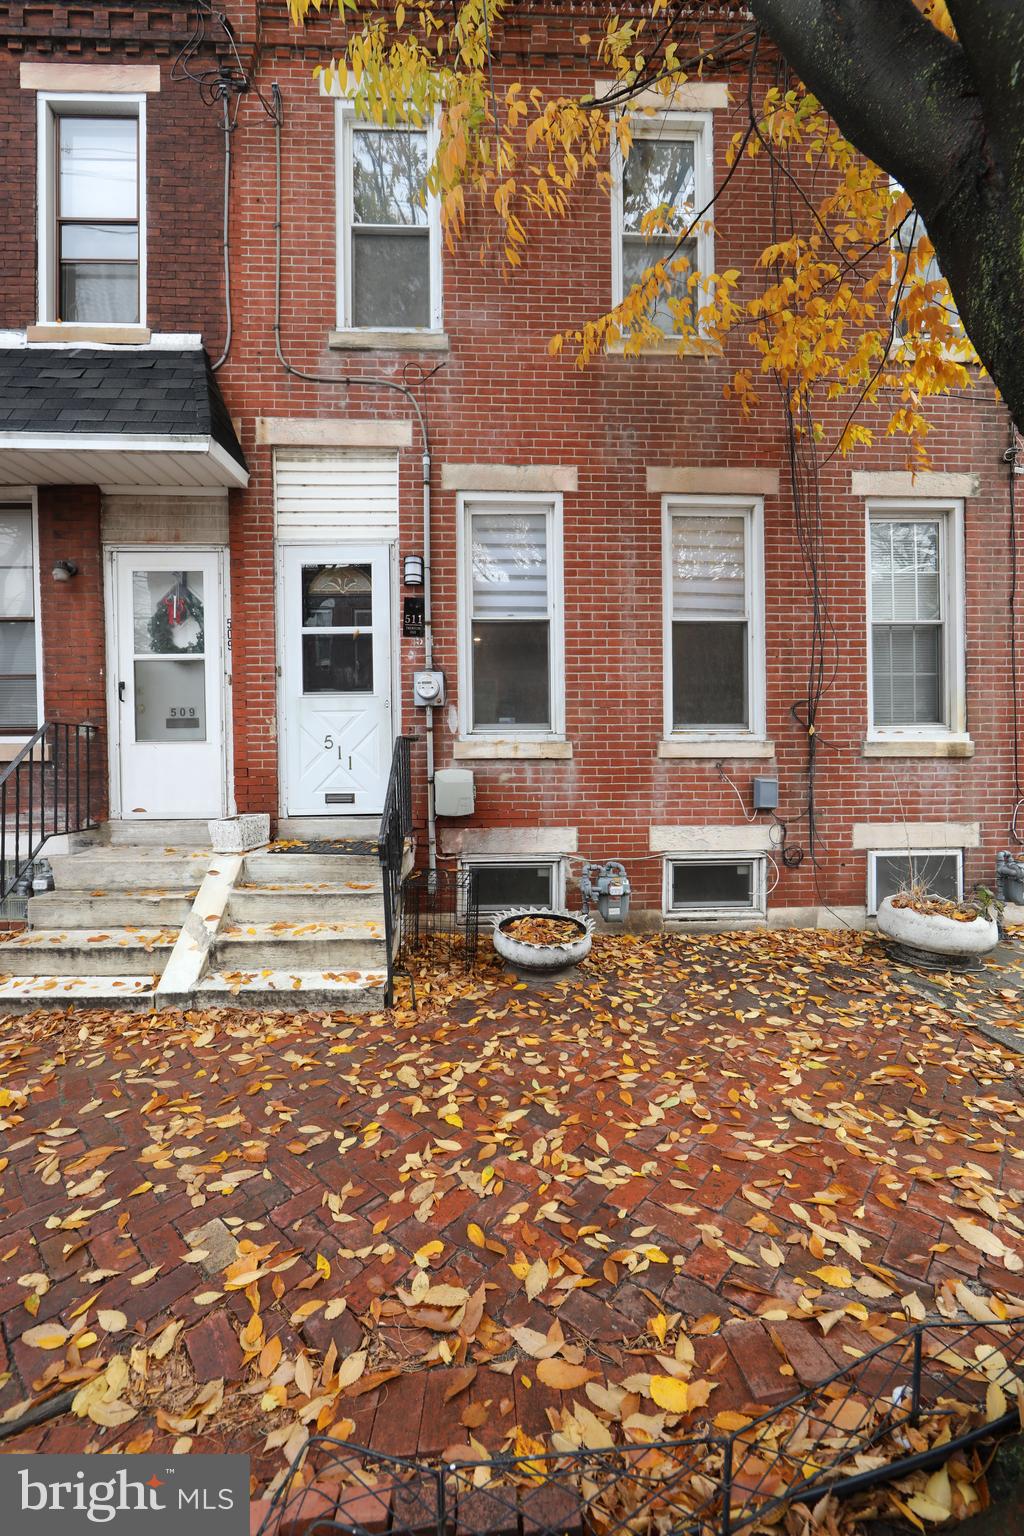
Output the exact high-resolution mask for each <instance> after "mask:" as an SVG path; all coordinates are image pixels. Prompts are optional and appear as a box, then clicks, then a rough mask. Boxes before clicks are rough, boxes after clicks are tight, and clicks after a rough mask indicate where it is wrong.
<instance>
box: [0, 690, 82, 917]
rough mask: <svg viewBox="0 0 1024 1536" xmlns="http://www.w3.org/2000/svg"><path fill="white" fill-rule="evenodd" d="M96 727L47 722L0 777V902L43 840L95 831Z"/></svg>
mask: <svg viewBox="0 0 1024 1536" xmlns="http://www.w3.org/2000/svg"><path fill="white" fill-rule="evenodd" d="M98 735H99V727H98V726H95V725H72V724H69V723H68V722H66V721H63V720H48V721H47V722H46V724H45V725H41V726H40V727H39V729H38V731H36V733H35V735H34V736H33V737H32V738H31V740H29V741H26V743H25V745H24V746H23V747H22V749H21V751H20V752H19V753H18V755H17V757H15V758H12V760H11V761H10V762H9V763H7V764H6V765H5V766H4V768H3V770H2V772H0V901H3V900H5V899H6V898H7V897H8V896H9V895H10V894H11V892H12V891H13V889H14V887H15V886H16V885H17V884H18V883H19V881H21V880H23V879H24V877H25V876H26V875H27V874H28V872H29V870H30V869H31V867H32V863H33V861H34V860H35V859H36V857H37V856H38V854H39V852H40V850H41V848H42V847H43V844H44V843H45V842H46V840H47V838H50V837H56V836H58V835H59V834H62V833H63V834H67V833H70V832H84V831H86V830H87V829H88V828H90V827H95V826H98V825H99V823H98V821H97V819H96V814H97V812H98V810H99V804H100V794H99V786H98V784H97V783H94V775H97V774H98V773H99V772H100V771H101V769H102V765H101V763H100V755H99V752H98V751H97V743H96V738H97V736H98Z"/></svg>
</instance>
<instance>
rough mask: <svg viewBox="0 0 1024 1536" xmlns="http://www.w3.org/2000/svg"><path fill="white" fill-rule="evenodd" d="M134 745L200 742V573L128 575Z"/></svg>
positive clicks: (202, 639)
mask: <svg viewBox="0 0 1024 1536" xmlns="http://www.w3.org/2000/svg"><path fill="white" fill-rule="evenodd" d="M132 634H133V643H134V648H135V663H134V683H135V740H136V741H148V742H155V741H159V742H183V741H205V740H206V739H207V726H206V660H205V654H204V652H205V645H206V636H205V608H204V600H203V573H202V571H166V570H164V571H139V570H136V571H133V572H132Z"/></svg>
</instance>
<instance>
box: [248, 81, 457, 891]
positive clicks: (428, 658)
mask: <svg viewBox="0 0 1024 1536" xmlns="http://www.w3.org/2000/svg"><path fill="white" fill-rule="evenodd" d="M271 96H272V98H273V101H274V108H275V112H274V175H275V184H274V350H275V352H276V354H277V360H278V362H279V363H280V364H281V367H282V368H283V369H284V371H285V373H289V374H291V375H292V377H293V378H296V379H305V380H306V381H307V382H308V383H310V384H343V385H350V384H356V385H362V386H364V387H366V388H368V389H390V390H394V391H395V393H396V394H400V395H403V396H404V397H405V399H406V400H408V402H409V404H410V405H411V406H412V409H413V410H414V412H415V413H416V420H417V422H418V424H419V429H420V437H421V439H422V442H423V458H422V461H421V462H422V473H423V650H424V662H425V665H426V667H427V669H428V670H429V669H430V668H432V666H433V657H434V630H433V622H432V617H431V601H430V433H429V431H428V429H427V423H426V419H425V417H424V415H423V411H422V410H421V409H420V404H419V401H418V400H417V399H416V396H415V394H414V393H413V391H412V390H411V389H410V388H409V386H408V384H400V383H398V381H397V380H395V379H381V378H364V377H360V376H357V375H355V374H323V373H306V372H304V370H303V369H301V368H296V367H294V366H293V364H291V363H290V362H289V361H288V359H287V358H286V357H285V355H284V350H283V348H282V345H281V259H282V258H281V228H282V222H281V132H282V129H283V127H284V100H283V97H282V95H281V88H280V86H279V85H278V84H277V82H276V80H275V82H274V84H273V85H272V86H271ZM424 713H425V715H426V720H425V722H424V723H425V726H426V749H427V862H428V867H429V870H430V877H431V881H432V882H433V880H434V879H435V878H436V875H437V816H436V813H435V810H434V711H433V709H429V708H428V709H426V710H425V711H424Z"/></svg>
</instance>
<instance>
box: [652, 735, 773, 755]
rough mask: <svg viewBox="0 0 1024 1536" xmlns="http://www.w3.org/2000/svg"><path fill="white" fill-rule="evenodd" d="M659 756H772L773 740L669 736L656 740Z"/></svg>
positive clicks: (751, 737) (740, 737)
mask: <svg viewBox="0 0 1024 1536" xmlns="http://www.w3.org/2000/svg"><path fill="white" fill-rule="evenodd" d="M658 756H659V757H710V758H716V757H774V756H775V743H774V741H764V740H762V739H761V738H759V737H755V736H694V737H693V738H692V740H691V739H687V738H686V737H682V736H669V737H666V738H665V740H663V741H659V742H658Z"/></svg>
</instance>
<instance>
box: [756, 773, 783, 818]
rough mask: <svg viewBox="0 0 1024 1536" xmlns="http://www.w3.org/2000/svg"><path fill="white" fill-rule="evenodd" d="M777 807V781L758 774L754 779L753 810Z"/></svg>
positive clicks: (771, 809) (772, 809) (774, 808)
mask: <svg viewBox="0 0 1024 1536" xmlns="http://www.w3.org/2000/svg"><path fill="white" fill-rule="evenodd" d="M778 808H779V781H778V779H776V778H768V777H767V776H766V775H765V776H762V775H760V774H759V775H758V776H757V778H755V780H754V810H755V811H777V810H778Z"/></svg>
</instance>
